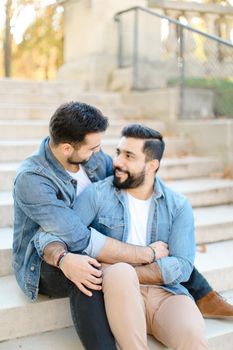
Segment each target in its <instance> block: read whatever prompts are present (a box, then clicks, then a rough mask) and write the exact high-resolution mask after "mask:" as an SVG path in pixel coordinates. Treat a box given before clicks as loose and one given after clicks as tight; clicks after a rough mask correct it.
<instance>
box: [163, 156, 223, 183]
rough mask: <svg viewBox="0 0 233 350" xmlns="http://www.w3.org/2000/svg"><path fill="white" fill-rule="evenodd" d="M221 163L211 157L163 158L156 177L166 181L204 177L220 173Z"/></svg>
mask: <svg viewBox="0 0 233 350" xmlns="http://www.w3.org/2000/svg"><path fill="white" fill-rule="evenodd" d="M222 168H223V166H222V164H221V161H220V160H218V159H217V158H213V157H192V156H186V157H183V158H167V159H166V158H164V159H163V160H162V162H161V166H160V169H159V172H158V175H159V176H160V177H161V178H162V179H164V180H166V181H169V180H172V179H187V178H197V177H205V176H210V175H212V174H213V175H214V174H219V173H221V170H222Z"/></svg>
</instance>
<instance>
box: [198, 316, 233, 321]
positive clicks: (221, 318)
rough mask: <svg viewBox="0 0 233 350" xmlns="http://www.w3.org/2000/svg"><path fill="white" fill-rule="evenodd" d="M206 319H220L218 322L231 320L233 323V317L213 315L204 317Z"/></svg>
mask: <svg viewBox="0 0 233 350" xmlns="http://www.w3.org/2000/svg"><path fill="white" fill-rule="evenodd" d="M202 316H203V317H204V318H212V319H218V320H229V321H233V316H217V315H216V316H213V315H202Z"/></svg>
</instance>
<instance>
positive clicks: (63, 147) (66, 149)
mask: <svg viewBox="0 0 233 350" xmlns="http://www.w3.org/2000/svg"><path fill="white" fill-rule="evenodd" d="M60 146H61V151H62V153H63V154H64V155H65V156H70V155H71V153H72V152H73V150H74V148H73V146H72V145H70V144H69V143H62V144H61V145H60Z"/></svg>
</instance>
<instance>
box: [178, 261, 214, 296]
mask: <svg viewBox="0 0 233 350" xmlns="http://www.w3.org/2000/svg"><path fill="white" fill-rule="evenodd" d="M181 284H182V285H183V286H184V287H185V288H187V289H188V291H189V293H190V294H191V295H192V297H193V299H194V300H195V301H197V300H199V299H200V298H202V297H204V296H205V295H207V294H208V293H209V292H211V291H212V290H213V289H212V288H211V287H210V285H209V283H208V282H207V280H206V279H205V278H204V276H202V275H201V274H200V272H198V271H197V269H196V268H195V267H194V269H193V271H192V273H191V276H190V278H189V280H188V281H187V282H184V283H181Z"/></svg>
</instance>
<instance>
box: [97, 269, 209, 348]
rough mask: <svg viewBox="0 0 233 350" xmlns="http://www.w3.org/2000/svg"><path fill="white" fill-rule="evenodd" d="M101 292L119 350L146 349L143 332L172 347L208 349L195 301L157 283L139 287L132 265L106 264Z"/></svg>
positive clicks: (203, 327) (202, 322)
mask: <svg viewBox="0 0 233 350" xmlns="http://www.w3.org/2000/svg"><path fill="white" fill-rule="evenodd" d="M103 293H104V300H105V307H106V313H107V317H108V321H109V324H110V327H111V330H112V332H113V334H114V337H115V339H116V341H117V343H118V345H119V347H120V349H122V350H144V349H147V350H148V349H149V348H148V345H147V335H146V334H151V335H153V336H154V337H155V338H156V339H157V340H159V341H160V342H161V343H163V344H164V345H166V346H167V347H170V348H172V349H174V350H205V349H208V345H207V341H206V339H205V336H204V330H205V324H204V320H203V318H202V315H201V313H200V311H199V310H198V308H197V306H196V304H195V303H194V301H193V300H192V299H191V298H190V297H188V296H185V295H174V294H172V293H169V292H167V291H165V290H164V289H162V288H161V287H159V286H143V285H141V286H140V285H139V281H138V277H137V274H136V271H135V269H134V268H133V267H132V266H131V265H129V264H125V263H117V264H113V265H109V266H108V267H106V268H105V269H104V272H103Z"/></svg>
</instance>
